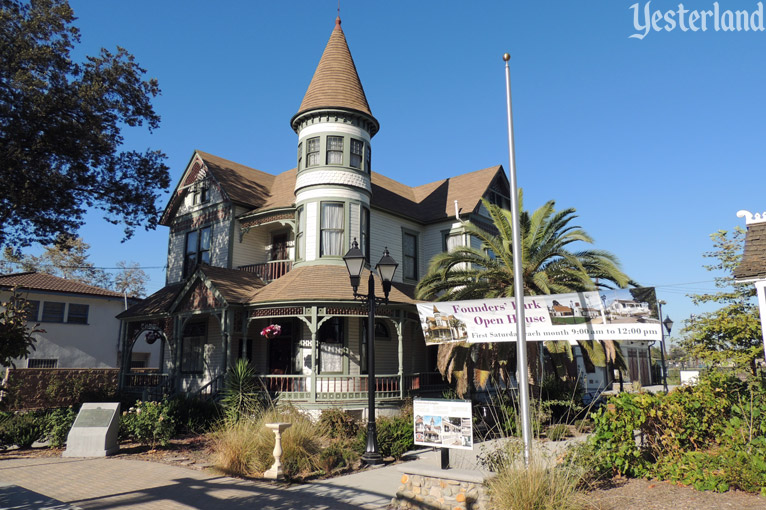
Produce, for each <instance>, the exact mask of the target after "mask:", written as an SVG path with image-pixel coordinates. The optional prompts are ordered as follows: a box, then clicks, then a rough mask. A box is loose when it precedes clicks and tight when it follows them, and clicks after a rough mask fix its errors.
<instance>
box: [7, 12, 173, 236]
mask: <svg viewBox="0 0 766 510" xmlns="http://www.w3.org/2000/svg"><path fill="white" fill-rule="evenodd" d="M74 19H75V17H74V13H73V11H72V9H71V8H70V6H69V4H68V3H67V1H66V0H31V1H29V2H25V1H22V0H0V160H2V162H3V164H2V165H0V180H2V182H3V193H2V194H0V246H15V247H23V246H28V245H30V244H32V243H34V242H39V243H41V244H50V243H53V242H54V241H56V239H57V238H58V237H59V236H61V235H62V234H63V235H68V236H70V237H72V236H73V234H74V233H75V232H76V231H77V229H78V228H79V227H80V226H81V225H82V224H83V222H84V219H83V217H84V214H85V212H86V210H87V209H88V208H97V209H100V210H102V211H103V212H104V215H105V216H104V217H105V219H106V220H107V221H109V222H111V223H115V224H117V223H122V224H123V225H124V227H125V236H126V238H127V237H130V236H131V235H132V234H133V232H134V231H135V229H136V228H137V227H139V226H144V227H146V228H147V229H151V228H155V227H156V225H157V222H158V219H159V212H160V210H159V209H158V207H157V204H156V202H157V199H158V198H159V195H160V192H163V191H165V190H167V188H168V186H169V184H170V178H169V175H168V167H167V166H166V165H165V164H164V163H163V161H164V159H165V155H164V154H163V153H162V152H159V151H153V150H146V151H145V152H137V151H121V150H120V149H121V146H122V145H123V136H122V128H123V127H125V126H128V127H136V126H142V125H144V124H146V125H147V127H148V128H149V130H150V131H151V130H153V129H155V128H157V127H158V126H159V122H160V117H159V115H157V114H156V113H155V111H154V109H153V107H152V104H151V100H152V98H154V97H155V96H157V94H159V93H160V89H159V87H158V85H157V81H156V80H155V79H149V80H145V79H144V74H145V72H146V71H145V70H144V69H142V68H141V67H140V66H139V65H138V64H137V63H136V62H135V59H134V57H133V56H132V55H131V54H130V53H128V52H127V51H126V50H125V49H124V48H120V47H118V48H117V50H116V52H110V51H107V50H106V49H102V50H101V51H100V53H99V54H98V55H96V56H88V57H86V58H85V60H84V61H83V62H75V61H73V60H72V55H71V53H72V50H73V48H74V46H75V44H77V43H78V42H79V40H80V34H79V30H78V29H77V28H76V27H75V26H73V25H72V23H73V21H74Z"/></svg>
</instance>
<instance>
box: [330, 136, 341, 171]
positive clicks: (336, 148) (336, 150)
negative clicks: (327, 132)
mask: <svg viewBox="0 0 766 510" xmlns="http://www.w3.org/2000/svg"><path fill="white" fill-rule="evenodd" d="M327 164H328V165H342V164H343V137H342V136H328V137H327Z"/></svg>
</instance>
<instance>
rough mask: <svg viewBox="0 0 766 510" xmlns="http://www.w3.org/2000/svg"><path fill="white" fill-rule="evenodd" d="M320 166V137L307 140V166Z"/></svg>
mask: <svg viewBox="0 0 766 510" xmlns="http://www.w3.org/2000/svg"><path fill="white" fill-rule="evenodd" d="M318 164H319V137H318V136H317V137H314V138H309V139H308V140H306V166H316V165H318Z"/></svg>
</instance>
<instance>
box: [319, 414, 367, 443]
mask: <svg viewBox="0 0 766 510" xmlns="http://www.w3.org/2000/svg"><path fill="white" fill-rule="evenodd" d="M318 426H319V430H320V431H321V432H322V434H323V435H326V436H327V437H332V438H353V437H356V435H357V433H358V432H359V423H358V422H357V421H356V420H355V419H354V418H353V417H352V416H350V415H349V414H348V413H347V412H345V411H342V410H341V409H326V410H324V411H322V414H321V415H320V416H319V423H318Z"/></svg>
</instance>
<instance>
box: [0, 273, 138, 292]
mask: <svg viewBox="0 0 766 510" xmlns="http://www.w3.org/2000/svg"><path fill="white" fill-rule="evenodd" d="M0 287H4V288H12V287H19V288H21V289H27V290H47V291H53V292H65V293H68V294H88V295H91V296H104V297H117V298H121V297H123V296H122V294H121V293H119V292H115V291H113V290H108V289H102V288H101V287H95V286H93V285H86V284H84V283H80V282H77V281H74V280H67V279H66V278H60V277H58V276H53V275H49V274H45V273H36V272H28V273H15V274H6V275H0Z"/></svg>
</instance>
